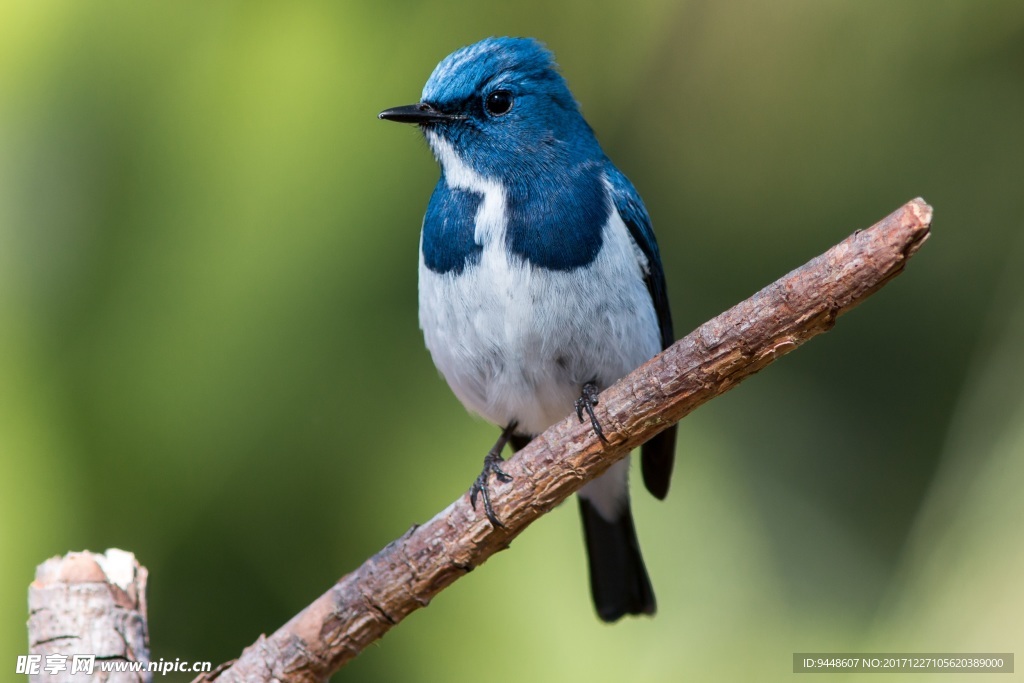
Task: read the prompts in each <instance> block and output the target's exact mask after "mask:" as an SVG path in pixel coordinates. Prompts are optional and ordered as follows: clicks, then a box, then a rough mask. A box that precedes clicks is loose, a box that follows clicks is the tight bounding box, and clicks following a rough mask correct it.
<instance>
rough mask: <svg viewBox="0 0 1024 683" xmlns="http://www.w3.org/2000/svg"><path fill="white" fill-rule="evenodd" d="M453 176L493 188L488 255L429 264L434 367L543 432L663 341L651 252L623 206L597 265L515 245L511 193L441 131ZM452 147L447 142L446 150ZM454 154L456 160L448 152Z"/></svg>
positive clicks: (427, 329) (487, 217) (423, 306)
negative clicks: (588, 390)
mask: <svg viewBox="0 0 1024 683" xmlns="http://www.w3.org/2000/svg"><path fill="white" fill-rule="evenodd" d="M430 143H431V146H432V147H434V151H435V153H437V154H438V158H440V159H442V163H444V164H445V176H446V178H448V182H449V185H451V186H452V187H458V188H460V189H465V190H471V191H474V192H478V193H481V194H483V196H484V199H483V201H482V202H481V204H480V208H479V210H478V213H477V229H476V240H477V243H478V244H480V245H481V246H482V247H483V251H482V254H481V258H480V261H479V263H477V264H474V265H467V266H466V267H465V268H464V269H463V270H462V271H461V272H460V273H458V274H455V273H445V274H438V273H436V272H434V271H432V270H430V269H429V268H427V267H426V265H425V264H424V261H423V256H422V250H421V253H420V266H419V315H420V327H421V328H422V329H423V336H424V339H425V341H426V345H427V348H428V349H429V351H430V354H431V357H432V358H433V360H434V364H435V365H436V366H437V368H438V369H439V370H440V371H441V374H442V375H443V376H444V378H445V380H446V381H447V382H448V385H449V386H450V387H451V388H452V391H454V392H455V395H456V396H458V398H459V400H460V401H462V403H463V405H465V406H466V408H468V409H469V410H470V411H472V412H474V413H477V414H479V415H481V416H483V417H484V418H485V419H487V420H488V421H490V422H493V423H494V424H496V425H498V426H502V427H504V426H505V425H507V424H508V423H509V422H511V421H512V420H516V421H518V423H519V431H520V432H523V433H527V434H539V433H540V432H542V431H544V430H545V429H546V428H547V427H549V426H551V425H552V424H554V423H555V422H557V421H558V420H560V419H562V418H564V417H565V416H566V415H568V414H569V413H570V412H572V410H573V402H574V401H575V399H576V398H577V397H578V396H579V394H580V387H581V386H582V385H583V384H584V383H585V382H588V381H596V383H597V384H598V386H599V387H601V388H604V387H607V386H609V385H610V384H612V383H613V382H615V381H616V380H618V379H619V378H620V377H622V376H623V375H625V374H626V373H628V372H629V371H631V370H633V369H634V368H636V367H637V366H639V365H640V364H641V363H643V362H644V361H646V360H648V359H649V358H651V357H652V356H654V355H655V354H656V353H657V352H658V351H659V350H660V348H661V347H660V335H659V328H658V320H657V316H656V314H655V311H654V305H653V303H652V301H651V297H650V294H649V293H648V292H647V288H646V286H645V285H644V281H643V271H642V268H643V267H645V266H646V263H644V262H643V256H642V254H641V252H640V251H639V249H637V248H636V245H635V244H634V242H633V239H632V238H631V237H630V235H629V231H628V229H627V228H626V225H625V224H624V223H623V221H622V218H621V217H620V216H619V214H618V213H617V212H616V211H612V213H611V215H610V217H609V219H608V221H607V223H606V224H605V225H604V226H603V229H602V247H601V251H600V252H599V254H598V255H597V258H596V259H595V260H594V262H593V263H591V264H590V265H589V266H586V267H584V268H578V269H576V270H573V271H569V272H561V271H551V270H545V269H541V268H537V267H535V266H532V265H530V264H529V263H528V262H526V261H523V260H521V259H519V258H517V257H512V258H511V259H510V257H509V256H508V254H507V253H506V250H505V247H504V230H505V226H504V215H505V206H504V204H505V199H504V194H505V193H504V190H503V188H502V187H501V185H500V184H499V183H496V182H494V181H491V180H487V179H484V178H481V177H480V176H478V175H476V174H474V173H473V172H472V171H471V170H470V169H468V168H467V167H465V166H464V165H462V164H461V163H460V162H459V160H458V158H457V156H456V155H455V154H454V152H453V151H452V150H451V148H450V147H447V143H445V142H444V141H443V140H440V139H433V140H430ZM446 147H447V149H445V148H446ZM444 157H447V159H446V158H444Z"/></svg>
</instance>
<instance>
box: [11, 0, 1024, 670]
mask: <svg viewBox="0 0 1024 683" xmlns="http://www.w3.org/2000/svg"><path fill="white" fill-rule="evenodd" d="M494 34H499V35H501V34H511V35H532V36H536V37H538V38H540V39H542V40H544V41H545V42H546V43H547V44H548V45H549V46H550V47H551V48H552V49H553V50H554V51H555V54H556V55H557V57H558V59H559V62H560V64H561V65H562V68H563V71H564V73H565V75H566V77H567V78H568V80H569V83H570V85H571V86H572V88H573V90H574V92H575V94H576V96H577V98H578V100H579V101H580V102H581V104H582V106H583V110H584V113H585V114H586V116H587V117H588V119H589V121H590V123H591V124H592V125H593V127H594V128H595V129H596V131H597V133H598V136H599V138H600V139H601V141H602V143H603V145H604V147H605V150H606V151H607V152H608V154H609V155H610V156H611V157H612V158H613V159H614V160H615V161H616V163H617V164H618V165H619V166H620V167H621V168H622V169H623V170H624V171H625V172H626V173H627V175H629V176H630V177H631V179H632V180H633V182H634V184H635V185H636V186H637V187H638V188H639V190H640V192H641V193H642V195H643V197H644V199H645V201H646V203H647V206H648V208H649V210H650V212H651V215H652V216H653V220H654V225H655V227H656V230H657V233H658V237H659V240H660V243H661V248H662V255H663V260H664V262H665V268H666V271H667V275H668V282H669V288H670V295H671V300H672V305H673V314H674V316H675V319H676V330H677V334H679V335H680V336H681V335H682V334H685V333H686V332H688V331H689V330H691V329H693V328H694V327H695V326H696V325H698V324H700V323H701V322H703V321H704V320H706V319H708V318H709V317H711V316H713V315H715V314H717V313H719V312H720V311H722V310H724V309H725V308H727V307H729V306H730V305H732V304H733V303H735V302H737V301H739V300H741V299H743V298H745V297H746V296H748V295H749V294H751V293H753V292H754V291H755V290H757V289H759V288H761V287H762V286H764V285H765V284H767V283H769V282H770V281H772V280H774V279H775V278H777V277H778V276H780V275H782V274H783V273H785V272H787V271H789V270H790V269H792V268H794V267H796V266H798V265H800V264H802V263H803V262H805V261H806V260H808V259H809V258H810V257H812V256H815V255H817V254H818V253H820V252H822V251H824V250H825V249H826V248H828V247H829V246H831V245H832V244H834V243H835V242H838V241H839V240H841V239H843V238H844V237H845V236H847V235H848V234H849V233H850V232H852V231H853V230H855V229H858V228H864V227H867V226H868V225H870V224H872V223H873V222H875V221H876V220H878V219H880V218H881V217H882V216H884V215H886V214H887V213H889V212H890V211H892V210H894V209H895V208H897V207H898V206H900V205H901V204H902V203H903V202H905V201H907V200H909V199H911V198H913V197H915V196H918V195H921V196H923V197H924V198H925V199H926V200H928V201H929V202H931V203H932V204H933V205H934V206H935V209H936V214H935V216H936V218H935V222H934V234H933V236H932V239H931V240H930V241H929V242H928V244H927V245H926V246H925V247H924V249H923V250H922V251H921V252H920V253H919V255H918V256H917V257H916V258H915V260H914V261H913V262H912V263H911V264H910V266H909V268H908V270H907V271H906V272H905V273H904V275H902V276H901V277H900V278H899V279H897V280H896V281H894V282H893V283H892V284H891V285H890V286H889V287H887V288H886V289H885V290H884V291H883V292H881V293H880V294H879V295H877V296H876V297H875V298H873V299H872V300H871V301H869V302H868V303H867V304H866V305H864V306H863V307H861V308H859V309H857V310H856V311H855V312H853V313H852V314H850V315H849V316H848V317H845V318H843V319H842V320H840V322H839V324H838V326H837V327H836V329H835V330H834V331H832V332H831V333H829V334H828V335H826V336H824V337H823V338H820V339H817V340H815V341H814V342H813V343H811V344H809V345H808V346H806V347H804V348H803V349H801V350H799V351H798V352H796V353H794V354H793V355H792V356H789V357H787V358H786V359H784V360H783V361H781V362H779V363H778V364H776V365H774V366H772V367H771V368H770V369H768V370H767V371H765V372H764V373H762V374H761V375H759V376H757V377H756V378H754V379H752V380H751V381H750V382H748V383H746V384H744V385H743V386H742V387H740V388H739V389H738V390H736V391H734V392H732V393H730V394H729V395H727V396H724V397H722V398H721V399H719V400H716V401H714V402H712V403H711V404H709V405H707V406H706V407H704V408H701V409H700V410H699V411H697V412H696V413H695V414H693V415H692V416H690V417H689V418H687V419H686V420H685V421H684V422H683V423H682V426H681V433H680V446H679V464H678V465H677V473H676V478H675V482H674V488H673V491H672V495H671V496H670V497H669V500H668V501H667V502H665V503H658V502H656V501H653V500H652V499H651V498H650V497H649V496H647V495H646V494H645V493H644V492H642V490H641V487H640V486H638V485H635V486H634V489H635V493H636V515H637V523H638V527H639V532H640V536H641V540H642V542H643V545H644V548H645V554H646V557H647V561H648V566H649V570H650V573H651V576H652V578H653V581H654V583H655V587H656V589H657V592H658V597H659V608H660V612H659V614H658V616H657V617H656V618H654V619H640V620H631V621H625V622H623V623H620V624H618V625H616V626H614V627H608V626H605V625H603V624H601V623H599V622H598V620H597V619H596V618H595V616H594V615H593V613H592V608H591V606H590V602H589V597H588V592H587V588H586V578H585V574H586V569H585V564H584V554H583V549H582V540H581V532H580V528H579V526H580V525H579V520H578V519H577V515H576V506H575V504H572V505H564V506H562V507H561V508H560V509H558V510H556V511H555V512H554V513H553V514H551V515H549V516H547V517H545V518H544V519H542V520H541V521H540V522H538V523H537V524H536V525H535V526H534V527H533V528H531V529H530V530H529V531H528V532H527V533H525V534H524V535H523V536H522V537H520V539H518V540H517V541H516V542H515V543H514V544H513V549H512V551H511V552H507V553H502V554H500V555H499V556H497V557H495V558H493V559H492V560H491V561H490V562H488V563H487V565H486V566H485V567H484V568H481V569H480V570H478V571H475V572H473V573H472V575H470V576H467V577H466V578H465V579H464V580H462V581H459V582H458V583H457V584H456V585H454V586H453V587H452V588H450V589H449V590H447V591H445V592H444V593H443V594H442V595H441V596H439V597H438V598H437V599H436V600H435V601H434V603H433V604H432V605H431V606H430V608H429V609H426V610H422V611H420V612H418V613H416V614H414V615H413V616H412V617H410V618H409V619H408V621H407V622H405V623H403V624H402V625H401V626H400V627H398V628H396V629H395V630H394V631H393V632H392V633H391V634H389V635H388V636H387V637H386V638H385V639H384V640H383V641H381V642H380V643H379V644H378V645H376V646H374V647H372V648H370V649H369V650H368V651H367V652H365V653H364V654H363V655H361V656H360V657H359V658H358V659H357V660H356V661H355V662H354V663H353V664H352V665H351V666H349V667H348V668H347V669H344V670H343V671H342V672H341V673H340V674H339V675H337V676H336V677H335V680H360V681H396V680H397V681H438V680H444V681H479V680H480V679H481V678H482V677H483V678H486V679H487V680H490V681H522V680H527V679H528V680H537V681H544V680H552V681H564V680H577V679H578V680H589V681H605V680H607V681H622V680H629V681H668V680H683V679H684V678H685V679H692V680H719V681H733V680H735V681H745V680H788V679H789V678H791V677H792V675H793V674H791V673H790V671H791V658H792V653H793V652H795V651H825V650H833V651H846V652H851V651H865V650H875V651H890V652H894V651H918V652H943V651H945V652H975V651H982V652H986V651H987V652H1005V651H1018V653H1020V652H1024V647H1021V646H1022V644H1024V626H1022V618H1021V614H1024V584H1022V581H1021V576H1022V575H1024V543H1022V540H1021V532H1020V527H1021V523H1022V522H1024V503H1022V502H1021V501H1022V496H1021V491H1022V483H1024V359H1022V356H1021V350H1022V345H1024V342H1022V340H1024V269H1022V267H1021V264H1022V263H1024V238H1022V235H1021V233H1022V228H1024V187H1022V185H1024V183H1022V181H1024V3H1021V2H1019V1H1017V0H1006V1H1002V2H999V1H992V2H985V3H981V2H974V1H972V0H962V1H957V2H952V1H950V2H941V1H939V0H919V1H915V2H910V1H906V2H899V3H894V2H887V1H864V0H859V1H852V0H851V1H849V2H816V1H811V0H806V1H801V2H796V1H792V0H788V1H784V2H770V3H769V2H729V3H713V2H710V1H693V2H680V1H672V2H669V1H652V2H641V3H624V2H617V3H603V4H600V5H595V4H594V3H591V2H583V1H576V2H563V3H550V2H541V1H539V0H525V1H524V2H520V3H503V4H482V3H474V4H457V3H445V2H411V1H407V2H396V3H380V2H378V3H369V2H367V3H355V2H328V1H322V2H316V1H308V2H292V3H283V2H279V3H272V2H250V3H242V2H209V3H198V2H182V3H169V2H163V3H140V2H129V1H127V0H126V1H125V2H91V3H84V2H29V1H25V2H5V3H4V4H3V6H2V9H0V606H2V607H3V610H2V613H0V614H2V617H3V618H2V620H0V670H3V669H6V670H8V671H13V667H14V659H15V656H16V655H17V654H20V653H24V652H25V650H26V649H27V645H26V634H25V628H24V623H25V619H26V607H25V604H26V597H25V594H26V587H27V585H28V583H29V582H30V580H31V578H32V576H33V569H34V567H35V565H36V564H37V563H39V562H41V561H42V560H44V559H45V558H47V557H49V556H51V555H55V554H62V553H64V552H66V551H68V550H72V549H76V550H77V549H85V548H88V549H92V550H102V549H105V548H107V547H111V546H116V547H121V548H125V549H128V550H131V551H133V552H135V553H136V554H137V555H138V557H139V559H140V560H141V561H142V562H143V563H144V564H146V565H147V566H148V567H149V570H150V573H151V578H150V627H151V641H152V654H153V657H154V658H161V657H162V658H164V659H172V660H173V659H175V658H181V659H185V660H212V661H213V662H214V663H219V662H221V661H223V660H226V659H230V658H232V657H234V656H236V655H237V654H238V653H239V652H240V651H241V649H242V648H243V647H244V646H246V645H248V644H249V643H250V642H252V641H253V640H254V639H255V638H256V636H257V635H258V634H259V633H261V632H270V631H272V630H274V629H275V628H276V627H277V626H279V625H280V624H281V623H283V622H284V621H285V620H286V619H287V618H289V617H290V616H291V615H292V614H294V613H295V612H297V611H298V610H299V609H300V608H302V607H303V606H304V605H305V604H307V603H308V602H309V601H311V600H312V599H313V598H315V597H316V596H317V595H319V594H320V593H321V592H323V591H324V590H325V589H326V588H328V587H329V586H330V585H331V584H332V583H333V582H334V581H335V580H336V579H337V578H338V577H339V576H341V575H342V574H344V573H345V572H347V571H349V570H351V569H352V568H354V567H355V566H356V565H357V564H358V563H359V562H360V561H361V560H362V559H364V558H365V557H367V556H368V555H370V554H372V553H373V552H375V551H377V550H378V549H380V548H381V547H382V546H383V545H384V544H385V543H387V542H388V541H390V540H391V539H393V538H395V537H396V536H398V535H399V534H401V533H402V532H403V531H405V530H406V529H407V528H408V527H409V526H410V525H411V524H413V523H415V522H420V521H423V520H425V519H427V518H429V517H430V516H432V515H433V514H434V513H435V512H436V511H438V510H440V509H441V508H443V507H444V506H446V505H447V504H448V503H449V502H450V501H451V500H453V499H454V498H456V497H457V496H459V495H460V494H462V493H463V492H464V491H465V490H466V488H467V487H468V485H469V484H470V482H471V481H472V479H473V477H475V476H476V474H477V472H478V470H479V465H480V459H481V457H482V455H483V453H484V451H485V449H486V448H487V447H489V446H490V444H491V442H492V440H493V438H494V436H495V434H496V431H495V429H494V428H493V427H490V426H488V425H486V424H484V423H482V422H480V421H478V420H476V419H473V418H471V417H469V416H468V415H466V414H465V412H464V411H463V409H462V408H461V406H460V405H459V404H458V403H457V401H456V400H455V399H454V398H453V396H452V395H451V393H450V392H449V390H448V388H447V387H446V386H445V384H444V382H443V381H442V380H441V379H440V378H439V377H438V375H437V373H436V371H435V370H434V367H433V365H432V364H431V361H430V358H429V356H428V354H427V353H426V351H425V350H424V348H423V345H422V340H421V337H420V333H419V330H418V328H417V317H416V260H417V255H416V248H417V240H418V227H419V224H420V220H421V216H422V214H423V211H424V208H425V206H426V203H427V200H428V198H429V194H430V192H431V189H432V186H433V184H434V183H435V182H436V179H437V175H438V172H437V168H436V166H435V164H434V162H433V160H432V159H431V157H430V154H429V152H428V150H427V149H426V146H425V144H424V143H423V142H422V141H421V140H420V138H419V136H418V134H417V132H416V131H415V130H414V129H413V128H411V127H399V126H396V125H394V124H386V123H382V122H380V121H378V120H377V118H376V114H377V112H378V111H380V110H381V109H383V108H386V107H389V106H394V105H398V104H407V103H410V102H413V101H415V100H417V99H418V95H419V92H420V89H421V87H422V85H423V83H424V81H425V80H426V78H427V76H428V75H429V74H430V72H431V70H432V69H433V67H434V65H435V64H436V63H437V61H438V60H440V59H441V58H442V57H444V56H445V55H446V54H447V53H449V52H450V51H452V50H453V49H455V48H457V47H460V46H462V45H465V44H468V43H471V42H474V41H476V40H478V39H480V38H482V37H485V36H488V35H494ZM963 678H964V679H966V678H967V677H963ZM186 679H187V677H179V678H174V677H168V678H166V679H164V680H169V681H170V680H186ZM957 679H958V677H956V676H945V677H942V680H943V681H951V680H957ZM872 680H873V681H881V680H885V677H878V678H872ZM894 680H902V679H895V678H894ZM915 680H920V678H918V679H915ZM1000 680H1004V679H1003V678H1000Z"/></svg>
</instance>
